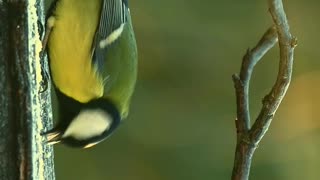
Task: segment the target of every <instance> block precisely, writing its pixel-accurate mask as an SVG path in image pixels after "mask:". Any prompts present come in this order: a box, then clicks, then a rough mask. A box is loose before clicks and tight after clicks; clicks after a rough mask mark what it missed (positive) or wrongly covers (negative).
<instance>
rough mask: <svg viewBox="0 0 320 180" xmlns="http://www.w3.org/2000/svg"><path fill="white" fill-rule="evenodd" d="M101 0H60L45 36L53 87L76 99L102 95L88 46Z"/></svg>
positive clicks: (89, 46) (84, 99)
mask: <svg viewBox="0 0 320 180" xmlns="http://www.w3.org/2000/svg"><path fill="white" fill-rule="evenodd" d="M100 4H101V0H60V1H58V3H57V6H56V10H55V13H54V19H55V22H54V27H53V29H52V32H51V34H50V36H49V41H48V49H49V57H50V70H51V75H52V79H53V82H54V84H55V86H56V87H57V88H58V89H59V90H60V91H61V92H63V93H64V94H66V95H67V96H70V97H72V98H74V99H75V100H78V101H79V102H83V103H85V102H88V101H90V100H92V99H95V98H98V97H101V96H102V95H103V91H104V87H103V80H102V78H101V77H100V76H99V74H98V72H97V71H96V67H93V64H92V60H91V55H92V54H91V47H92V42H93V38H94V35H95V31H96V28H97V25H98V21H99V16H100Z"/></svg>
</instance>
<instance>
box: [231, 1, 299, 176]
mask: <svg viewBox="0 0 320 180" xmlns="http://www.w3.org/2000/svg"><path fill="white" fill-rule="evenodd" d="M268 2H269V9H270V13H271V15H272V18H273V21H274V24H275V26H274V27H272V28H270V29H269V30H268V31H267V32H266V33H265V34H264V35H263V37H262V39H261V40H260V41H259V43H258V44H257V46H256V47H255V48H253V49H252V50H248V51H247V53H246V55H245V56H244V57H243V60H242V66H241V70H240V75H233V81H234V85H235V89H236V97H237V121H236V128H237V147H236V152H235V160H234V167H233V172H232V179H233V180H247V179H248V178H249V174H250V167H251V161H252V157H253V154H254V152H255V149H256V148H257V146H258V144H259V142H260V141H261V139H262V138H263V136H264V134H265V133H266V132H267V130H268V128H269V126H270V123H271V121H272V119H273V116H274V114H275V112H276V111H277V109H278V107H279V105H280V103H281V101H282V99H283V97H284V96H285V94H286V91H287V89H288V87H289V84H290V81H291V74H292V64H293V52H294V47H295V46H296V44H297V40H296V38H292V35H291V34H290V32H289V25H288V21H287V18H286V15H285V12H284V9H283V5H282V1H281V0H269V1H268ZM277 37H278V38H279V47H280V63H279V72H278V76H277V80H276V82H275V84H274V86H273V87H272V89H271V91H270V92H269V93H268V95H267V96H266V97H265V98H264V100H263V106H262V108H261V111H260V113H259V116H258V118H257V119H256V121H255V122H254V124H253V126H252V127H251V128H250V113H249V112H250V111H249V85H250V79H251V76H252V72H253V69H254V67H255V65H256V64H257V63H258V62H259V61H260V59H261V58H262V57H263V56H264V55H265V53H266V52H268V51H269V50H270V49H271V48H272V47H273V46H274V45H275V43H276V42H277V39H278V38H277Z"/></svg>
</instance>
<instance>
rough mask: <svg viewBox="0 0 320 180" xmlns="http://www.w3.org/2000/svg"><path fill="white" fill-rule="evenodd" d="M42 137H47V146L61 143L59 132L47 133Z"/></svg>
mask: <svg viewBox="0 0 320 180" xmlns="http://www.w3.org/2000/svg"><path fill="white" fill-rule="evenodd" d="M43 135H44V136H46V137H47V141H46V143H47V144H49V145H53V144H57V143H59V142H60V141H61V133H60V132H59V131H52V132H50V131H49V132H46V133H44V134H43Z"/></svg>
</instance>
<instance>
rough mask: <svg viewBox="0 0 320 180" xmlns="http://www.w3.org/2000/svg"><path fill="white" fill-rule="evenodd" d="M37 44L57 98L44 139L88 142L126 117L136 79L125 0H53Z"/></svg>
mask: <svg viewBox="0 0 320 180" xmlns="http://www.w3.org/2000/svg"><path fill="white" fill-rule="evenodd" d="M49 11H50V12H51V14H50V15H49V16H48V17H47V26H46V34H45V37H44V40H43V45H44V46H45V47H47V52H48V57H49V67H50V74H51V78H52V82H53V85H54V89H55V92H56V95H57V100H58V106H59V108H58V111H59V121H58V123H57V125H56V126H55V127H54V128H53V129H52V130H49V131H48V132H46V133H44V135H46V136H47V140H48V143H50V144H54V143H59V142H61V143H64V144H66V145H69V146H72V147H79V148H88V147H92V146H94V145H96V144H98V143H99V142H101V141H102V140H104V139H106V138H107V137H108V136H110V135H111V133H112V132H113V131H114V130H115V129H116V128H117V127H118V125H119V123H120V121H121V120H123V119H124V118H126V117H127V115H128V110H129V104H130V99H131V96H132V94H133V91H134V87H135V83H136V79H137V47H136V40H135V37H134V32H133V28H132V23H131V17H130V11H129V8H128V0H56V1H55V2H54V3H53V5H52V7H51V10H49Z"/></svg>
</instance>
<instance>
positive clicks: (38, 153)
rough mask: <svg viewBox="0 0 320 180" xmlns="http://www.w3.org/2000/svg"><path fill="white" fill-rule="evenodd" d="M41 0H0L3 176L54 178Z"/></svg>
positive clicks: (0, 170) (0, 160)
mask: <svg viewBox="0 0 320 180" xmlns="http://www.w3.org/2000/svg"><path fill="white" fill-rule="evenodd" d="M42 7H43V5H42V2H41V1H40V0H0V179H1V180H7V179H8V180H11V179H14V180H16V179H46V180H47V179H48V180H51V179H54V177H55V176H54V170H53V150H52V148H51V147H48V146H46V145H45V144H44V143H43V141H44V139H43V138H42V137H41V135H40V133H41V132H42V131H44V130H45V129H47V128H49V127H51V123H52V118H51V102H50V101H51V99H50V86H49V87H48V90H47V91H45V92H43V93H40V89H41V85H40V84H41V81H42V76H41V65H40V58H39V53H40V51H41V48H42V47H41V42H40V36H39V32H38V17H40V18H39V20H40V21H41V20H43V14H42V12H43V8H42Z"/></svg>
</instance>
